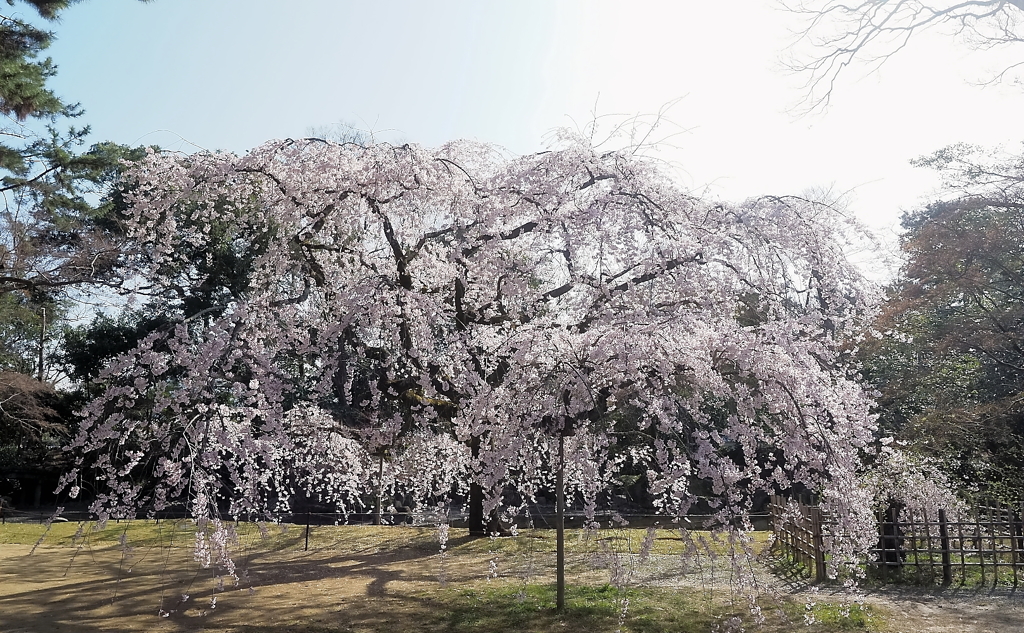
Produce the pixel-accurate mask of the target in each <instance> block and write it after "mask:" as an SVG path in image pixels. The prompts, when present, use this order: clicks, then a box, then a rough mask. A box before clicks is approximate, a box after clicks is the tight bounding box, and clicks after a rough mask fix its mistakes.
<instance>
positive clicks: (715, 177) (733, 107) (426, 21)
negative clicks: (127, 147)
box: [50, 0, 1024, 236]
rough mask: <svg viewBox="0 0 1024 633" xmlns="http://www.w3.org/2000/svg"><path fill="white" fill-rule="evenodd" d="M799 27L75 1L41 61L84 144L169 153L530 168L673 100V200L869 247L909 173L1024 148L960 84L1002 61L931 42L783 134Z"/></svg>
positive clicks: (606, 15)
mask: <svg viewBox="0 0 1024 633" xmlns="http://www.w3.org/2000/svg"><path fill="white" fill-rule="evenodd" d="M797 26H798V24H797V23H795V22H794V17H793V16H792V15H791V14H788V13H786V12H784V11H782V10H780V9H779V8H778V5H776V4H775V3H774V2H772V0H738V1H736V2H713V1H710V0H701V1H697V0H674V1H660V2H659V1H643V0H630V1H629V2H624V1H620V2H612V1H602V0H546V1H542V0H516V1H514V2H512V1H501V2H498V1H491V0H433V1H431V2H424V1H420V0H404V1H399V0H392V1H387V0H375V1H373V2H369V1H366V0H361V1H349V0H290V1H288V2H280V1H278V2H272V1H269V0H157V1H156V2H154V3H150V4H139V3H137V2H134V1H132V0H89V1H87V2H83V3H81V4H79V5H75V6H73V7H72V8H71V9H69V10H67V11H66V12H65V13H64V14H63V19H62V22H61V23H60V24H58V25H57V26H56V31H57V34H58V38H59V39H58V42H57V43H56V44H55V45H54V46H53V47H52V48H51V50H50V54H51V55H52V56H53V58H54V59H55V61H56V62H57V64H58V65H59V74H58V76H57V78H56V79H55V82H54V85H55V86H56V88H57V90H58V92H59V93H60V94H61V95H62V96H64V97H65V98H67V99H69V100H71V101H79V102H81V104H82V105H83V107H84V108H85V109H86V116H85V122H87V123H89V124H91V125H92V127H93V131H94V139H95V140H101V139H110V140H114V141H117V142H121V143H129V144H139V143H145V144H158V145H161V146H163V147H166V148H169V149H180V150H184V151H192V150H194V149H195V148H196V147H201V148H205V149H226V150H231V151H235V152H244V151H245V150H247V149H249V148H251V147H254V146H256V145H258V144H260V143H262V142H263V141H266V140H269V139H274V138H286V137H297V136H304V135H305V134H306V133H307V131H308V130H309V129H310V128H311V127H313V126H322V125H325V124H331V123H336V122H338V121H348V122H352V123H354V124H355V125H356V126H358V127H362V128H366V129H371V130H373V131H375V132H377V133H378V135H379V137H380V138H383V139H385V140H402V141H410V142H417V143H421V144H423V145H428V146H430V145H437V144H440V143H443V142H444V141H446V140H450V139H453V138H459V137H465V138H474V139H478V140H482V141H487V142H492V143H495V144H498V145H501V146H504V147H505V148H507V149H509V150H510V151H513V152H516V153H526V152H533V151H538V150H541V149H544V148H545V147H546V142H547V141H548V140H549V139H550V134H549V133H550V131H551V130H552V129H554V128H557V127H560V126H575V125H583V124H585V123H586V122H587V121H588V120H590V119H591V118H592V116H593V113H594V112H595V111H596V113H597V114H600V115H635V114H649V113H654V112H657V111H659V110H660V109H661V108H662V107H663V106H665V104H667V103H670V102H673V101H676V100H678V101H676V103H675V105H673V106H672V107H671V109H669V111H668V118H669V119H670V120H671V122H672V125H670V126H668V127H666V128H664V129H665V131H666V133H668V132H672V131H679V130H685V131H684V132H683V133H681V134H678V135H676V136H674V137H672V138H671V141H670V142H671V145H672V147H671V148H670V149H668V150H666V151H665V153H664V156H665V157H666V158H670V159H671V160H673V161H675V162H677V163H678V164H679V165H680V166H681V172H680V173H681V178H683V179H684V180H685V182H686V184H687V185H688V186H690V187H692V188H694V189H695V190H698V191H705V190H706V191H707V192H708V193H709V195H712V196H716V197H719V198H722V199H726V200H740V199H743V198H745V197H748V196H752V195H759V194H768V193H771V194H790V193H793V194H799V193H802V192H804V191H806V190H808V189H812V188H819V189H821V188H823V189H830V190H832V191H833V192H835V193H837V194H847V195H848V199H849V207H850V209H851V210H852V211H853V212H855V213H856V214H857V215H858V216H860V217H861V218H862V219H863V220H864V221H865V223H867V224H868V225H869V226H871V227H872V228H873V229H875V230H876V231H877V232H879V233H880V234H882V235H883V236H885V235H886V234H890V235H891V231H892V229H893V228H894V227H895V226H896V225H897V224H898V220H899V216H900V213H901V210H903V209H908V208H912V207H914V206H915V205H917V204H919V203H920V201H921V200H922V196H925V195H927V194H928V193H929V192H930V191H932V189H933V188H934V187H935V185H936V182H935V180H934V177H933V176H932V175H931V174H929V173H928V172H925V171H922V170H918V169H914V168H911V167H910V166H909V165H908V161H909V160H910V159H911V158H914V157H917V156H920V155H923V154H927V153H931V152H932V151H934V150H936V149H939V148H940V147H943V146H945V145H947V144H950V143H954V142H970V143H978V144H985V145H993V144H1000V143H1004V144H1007V143H1017V142H1019V141H1021V140H1024V134H1022V130H1021V121H1022V117H1020V111H1021V107H1022V105H1024V88H1020V87H1017V88H1013V87H997V88H984V89H983V88H979V87H977V86H974V85H971V84H970V83H969V82H970V81H971V80H974V79H977V78H979V77H982V76H984V75H985V73H986V72H987V71H990V70H993V69H996V68H997V67H998V64H999V60H998V59H997V58H993V57H991V56H988V57H986V56H982V55H980V54H977V53H972V52H970V51H968V50H967V49H965V48H962V47H960V46H957V45H956V44H955V42H954V41H953V40H952V39H949V38H946V37H941V36H939V35H938V34H937V35H936V36H934V37H925V38H921V39H920V40H919V41H916V42H914V43H913V44H912V46H911V47H909V48H908V49H907V50H906V51H905V52H904V53H903V54H901V55H899V56H897V57H894V58H893V59H891V60H890V61H889V62H888V63H887V64H885V65H884V66H883V67H882V69H881V70H880V71H878V72H875V73H870V74H868V73H867V72H866V71H865V70H863V69H858V68H854V69H853V70H852V72H849V73H848V74H847V75H845V76H844V77H843V78H842V79H841V82H840V85H839V88H838V92H837V93H836V95H835V98H834V105H833V106H832V107H831V108H830V109H829V110H828V111H827V112H826V113H825V114H823V115H817V116H813V117H803V118H798V117H796V116H795V115H793V114H791V113H790V112H791V109H792V106H794V105H795V104H796V103H797V102H798V101H799V99H800V97H801V92H800V85H801V83H802V78H797V77H793V76H791V75H788V74H786V73H785V72H784V71H782V70H781V65H780V63H779V59H780V56H781V55H782V54H783V53H784V52H785V48H786V45H787V43H788V42H789V41H790V40H791V39H792V34H791V30H792V29H794V28H796V27H797ZM1018 54H1019V55H1021V56H1022V57H1024V52H1021V51H1018ZM609 120H610V119H609Z"/></svg>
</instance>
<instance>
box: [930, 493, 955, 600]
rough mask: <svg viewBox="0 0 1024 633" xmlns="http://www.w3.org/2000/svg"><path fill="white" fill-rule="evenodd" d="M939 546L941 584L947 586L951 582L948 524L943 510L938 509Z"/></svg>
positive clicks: (951, 566)
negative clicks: (940, 550)
mask: <svg viewBox="0 0 1024 633" xmlns="http://www.w3.org/2000/svg"><path fill="white" fill-rule="evenodd" d="M939 547H941V548H942V586H943V587H948V586H949V585H950V584H951V583H952V582H953V565H952V563H951V562H950V560H949V526H948V525H947V523H946V511H945V510H939ZM929 554H931V552H929Z"/></svg>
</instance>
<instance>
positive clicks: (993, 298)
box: [861, 147, 1024, 501]
mask: <svg viewBox="0 0 1024 633" xmlns="http://www.w3.org/2000/svg"><path fill="white" fill-rule="evenodd" d="M965 151H966V148H963V147H954V148H948V149H947V150H943V152H940V153H938V154H936V156H934V157H932V158H931V159H929V161H926V162H927V164H936V165H937V166H938V167H939V168H940V169H942V170H943V171H948V170H949V169H951V168H950V167H949V165H950V164H951V163H952V162H953V161H957V162H958V164H957V166H956V170H955V173H954V174H953V176H956V177H958V179H959V186H958V187H957V188H958V189H966V190H967V191H968V193H967V194H966V195H963V196H961V197H958V198H956V199H954V200H951V201H944V202H939V203H934V204H932V205H929V206H928V207H926V208H924V209H922V210H920V211H917V212H915V213H911V214H908V215H906V216H905V217H904V220H903V225H904V227H905V228H906V229H907V233H906V234H905V235H904V236H903V238H902V247H903V251H904V254H905V257H906V264H905V266H904V268H903V270H902V275H901V278H900V279H899V280H898V281H897V282H896V283H895V284H894V285H893V287H892V288H891V289H890V296H889V299H888V301H887V302H886V304H885V307H884V311H883V313H882V316H881V318H880V320H879V322H878V324H877V325H876V327H877V329H878V333H877V334H876V335H875V336H874V337H873V338H870V339H869V340H868V341H867V342H866V344H865V345H864V347H863V349H862V352H861V353H862V358H863V359H864V375H865V377H866V378H867V379H868V380H869V381H870V382H871V383H872V384H874V385H875V386H876V387H877V388H878V390H879V392H880V397H879V400H878V402H879V413H880V416H881V417H880V422H881V426H882V428H883V430H884V431H885V432H886V433H892V434H895V435H896V436H897V437H898V438H901V439H903V440H905V441H907V442H909V443H910V444H911V445H912V447H913V449H914V450H916V451H919V452H922V453H924V454H925V455H928V456H932V457H935V458H937V459H939V460H941V461H942V462H943V463H944V464H945V465H946V470H947V471H949V472H950V474H952V475H954V476H955V477H957V478H958V479H960V480H961V481H962V482H964V483H965V484H968V485H973V484H977V485H979V486H980V487H982V488H983V489H986V490H987V491H988V492H991V493H995V494H997V495H1001V496H1003V497H1006V499H1005V500H1006V501H1012V500H1014V499H1015V498H1016V497H1018V496H1019V494H1020V490H1021V489H1022V488H1024V470H1022V469H1021V467H1020V464H1021V463H1024V399H1022V398H1021V395H1020V394H1021V393H1024V204H1022V203H1024V196H1022V195H1021V190H1020V189H1021V184H1022V183H1024V172H1021V171H1020V169H1019V166H1015V165H1014V164H1013V163H1012V161H1011V162H1008V163H1004V164H1002V165H989V166H988V167H987V168H985V169H983V168H982V167H985V165H984V164H982V163H977V162H974V163H966V162H964V161H965V160H966V159H967V158H972V157H970V156H968V155H967V154H965V153H964V152H965ZM994 177H998V179H999V181H998V182H990V180H991V179H992V178H994ZM974 187H978V188H980V190H978V189H975V190H972V188H974Z"/></svg>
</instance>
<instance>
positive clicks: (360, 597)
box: [0, 521, 880, 633]
mask: <svg viewBox="0 0 1024 633" xmlns="http://www.w3.org/2000/svg"><path fill="white" fill-rule="evenodd" d="M194 530H195V527H194V526H193V525H192V524H191V523H189V522H186V521H178V522H166V521H165V522H161V523H160V524H156V523H153V522H138V521H137V522H133V523H131V524H110V525H108V526H107V527H106V528H105V529H104V530H99V531H96V530H94V529H93V526H91V525H81V526H80V525H77V524H66V523H65V524H54V526H52V528H51V530H50V531H49V532H48V533H47V534H46V537H45V539H43V541H42V543H40V544H39V545H38V546H35V545H34V544H36V543H37V541H38V540H39V537H40V535H41V534H42V532H43V530H42V527H41V526H38V525H23V524H22V525H17V524H8V525H7V526H4V527H0V605H2V607H0V630H2V631H4V632H6V633H11V632H21V631H74V632H82V633H93V632H97V633H98V632H100V631H200V630H203V631H225V632H227V631H230V632H237V633H242V632H245V633H270V632H271V631H274V632H278V631H281V632H286V633H321V632H322V633H326V632H332V633H333V632H341V631H382V632H387V633H397V632H399V631H475V632H492V631H494V632H502V631H569V632H580V633H584V632H586V633H595V632H597V631H615V630H616V629H617V628H619V627H620V616H621V615H622V610H623V606H624V604H625V602H624V599H625V598H628V599H629V607H628V609H627V610H626V614H625V618H624V620H623V626H622V630H623V631H645V632H655V631H708V630H710V629H711V628H712V626H713V625H714V624H715V623H716V622H721V621H722V620H723V618H728V617H732V616H734V615H747V614H748V611H749V607H748V605H747V603H746V601H745V599H741V600H739V601H737V602H733V601H732V597H733V596H732V593H731V592H730V590H729V588H728V586H729V584H730V578H729V572H728V570H727V569H725V568H724V567H728V565H724V567H723V563H721V562H720V563H716V564H710V562H709V564H707V565H705V566H704V568H702V570H701V571H702V574H701V575H700V576H699V577H700V578H702V579H703V582H696V583H694V582H689V583H672V582H669V581H670V580H671V579H672V578H673V577H675V576H678V571H679V570H678V566H674V563H673V561H676V562H678V561H682V560H683V559H684V558H687V557H685V556H683V554H684V553H686V552H687V551H690V552H691V554H692V550H693V549H695V548H697V549H700V548H703V549H704V553H703V555H704V556H705V557H706V555H707V553H708V552H715V551H717V552H719V553H720V552H723V551H725V549H726V544H724V543H716V542H714V541H713V540H711V539H710V538H709V537H708V536H707V535H706V534H695V535H694V536H693V538H692V539H684V538H681V537H680V536H679V535H678V534H675V533H672V532H668V531H662V532H660V533H659V534H660V535H659V538H658V539H657V540H656V541H655V543H654V548H653V552H654V556H653V560H654V561H655V564H654V565H647V566H643V567H640V566H638V565H637V562H638V561H637V554H636V552H637V551H638V550H639V548H640V544H641V542H642V541H643V539H644V536H645V533H644V531H643V530H616V531H610V530H609V531H602V532H601V533H600V534H599V535H598V537H597V538H594V537H588V536H587V535H586V534H585V533H582V532H573V533H571V534H570V537H569V538H568V539H567V542H568V550H569V556H568V561H569V565H568V568H569V569H568V573H569V584H570V586H571V587H570V591H569V595H568V608H567V610H566V613H564V614H558V613H556V612H555V611H554V608H553V607H554V591H553V586H552V582H553V570H552V567H551V564H552V563H553V560H554V555H553V551H554V538H553V533H551V532H550V531H547V530H531V531H526V532H524V533H523V534H521V535H520V536H519V537H517V538H511V539H493V540H492V539H474V538H470V537H469V536H468V535H466V534H465V532H464V531H460V530H452V531H451V539H450V540H449V542H448V548H447V551H446V552H445V556H444V557H443V558H442V557H441V556H439V547H438V543H437V540H436V530H434V529H431V528H411V527H382V528H380V527H378V528H374V527H360V526H340V527H333V526H332V527H317V526H314V527H313V528H312V530H311V534H310V550H309V551H304V549H303V547H304V542H305V533H304V529H303V528H302V527H301V526H276V525H275V526H269V528H268V529H267V530H265V531H263V532H261V530H260V529H259V528H258V527H257V526H254V525H251V524H241V525H239V526H238V528H237V531H238V540H237V543H236V544H235V546H234V560H235V562H236V563H237V565H238V572H237V573H238V580H237V581H236V580H234V579H233V578H232V577H230V576H229V575H226V574H225V573H224V570H222V569H221V570H219V576H218V573H217V571H216V570H211V569H202V568H201V567H200V566H199V565H198V564H197V563H196V562H195V561H194V559H193V558H194V557H193V551H192V543H193V537H194ZM763 544H764V541H763V539H762V540H756V541H755V542H754V543H752V547H753V549H754V550H755V551H756V550H758V549H759V548H761V547H763ZM33 547H34V548H35V550H34V552H33V551H32V550H33ZM715 558H716V560H719V561H725V560H726V559H727V557H715ZM706 560H708V561H710V560H711V559H710V558H706ZM492 563H493V566H492ZM616 564H617V565H619V566H620V569H621V570H622V572H623V574H624V576H623V577H628V579H629V584H630V587H631V588H629V589H621V588H615V587H613V586H611V585H609V584H608V581H609V577H610V575H609V567H610V566H614V565H616ZM716 565H717V567H716ZM716 570H717V571H716ZM691 571H693V570H691ZM709 573H710V574H711V577H710V578H709V575H708V574H709ZM715 573H717V574H718V576H717V578H715V577H714V574H715ZM692 577H693V576H692V574H691V576H690V578H692ZM440 581H443V582H444V585H442V584H441V582H440ZM672 584H674V586H672V587H668V586H667V585H672ZM186 595H187V596H188V597H187V599H186V598H184V597H183V596H186ZM214 599H216V600H215V601H214ZM803 609H804V607H803V605H802V604H797V603H795V602H787V601H783V602H781V603H771V605H767V604H766V606H765V612H766V615H767V616H768V620H769V622H768V626H767V628H764V629H761V630H764V631H777V632H781V631H789V630H793V629H797V628H799V629H801V630H807V631H812V632H813V631H816V630H817V631H834V630H846V629H849V628H851V627H852V628H859V629H868V630H871V629H877V628H878V626H879V624H878V622H879V619H880V618H879V616H878V615H877V614H875V615H872V614H871V613H870V612H867V611H865V612H863V613H858V612H857V611H856V610H855V612H854V617H850V618H837V617H833V615H832V612H831V611H829V609H830V607H829V605H821V606H819V607H817V613H818V614H819V616H820V619H823V620H825V623H824V624H821V625H819V626H816V627H810V628H806V627H804V625H803V620H802V618H803ZM833 610H834V609H833ZM161 613H163V614H166V617H161V615H160V614H161ZM748 630H750V629H749V628H748Z"/></svg>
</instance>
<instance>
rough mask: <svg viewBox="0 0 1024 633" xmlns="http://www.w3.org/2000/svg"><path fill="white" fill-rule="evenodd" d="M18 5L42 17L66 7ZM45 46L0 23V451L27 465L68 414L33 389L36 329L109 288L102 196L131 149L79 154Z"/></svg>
mask: <svg viewBox="0 0 1024 633" xmlns="http://www.w3.org/2000/svg"><path fill="white" fill-rule="evenodd" d="M25 4H26V5H29V6H31V7H33V8H34V9H35V10H36V12H37V13H38V15H39V16H40V17H41V18H43V19H45V20H48V21H54V20H56V19H57V17H58V14H59V12H60V11H61V10H62V9H64V8H66V7H67V6H68V5H69V4H70V2H68V1H64V0H56V1H53V0H30V1H28V2H26V3H25ZM8 5H10V6H12V7H13V6H15V2H13V0H9V1H8ZM52 39H53V34H52V33H51V32H49V31H47V30H44V29H42V28H40V27H38V26H37V25H35V24H34V23H33V22H31V21H29V20H27V19H23V18H20V17H17V15H16V14H11V15H0V116H2V118H3V121H2V123H0V194H2V195H3V201H2V203H0V375H2V376H3V378H2V379H0V382H2V383H3V386H2V390H3V392H4V398H3V403H4V406H5V407H6V408H4V410H3V411H2V412H0V450H4V451H6V452H7V453H9V454H11V455H15V456H17V460H16V461H18V464H20V465H21V466H27V467H37V466H40V465H41V464H42V462H40V461H38V459H37V458H38V457H39V455H40V454H41V453H40V451H43V452H47V453H48V454H49V453H50V451H49V449H50V448H53V446H54V445H56V443H58V442H59V438H60V435H62V434H66V433H67V430H66V428H65V429H64V431H62V430H61V429H62V427H64V426H65V424H62V422H64V423H66V422H67V421H66V420H63V421H62V420H60V419H59V418H60V417H61V415H67V414H68V410H69V407H68V406H64V405H62V404H61V402H60V400H61V397H60V396H59V395H58V394H54V393H53V390H52V388H51V387H49V386H46V385H43V384H38V383H40V382H44V381H46V380H47V379H48V378H50V377H53V374H51V373H48V372H45V371H44V369H46V367H47V366H46V365H45V364H44V363H43V358H44V353H43V351H44V349H45V350H46V352H47V353H49V352H50V351H52V350H53V346H54V339H55V337H54V336H52V335H49V334H48V332H56V331H59V330H60V320H61V318H62V317H63V316H64V315H65V314H66V312H67V310H68V309H69V304H68V299H69V298H72V297H74V296H76V293H77V292H79V291H81V290H83V289H84V288H86V287H87V286H95V285H98V284H105V285H120V282H121V281H122V279H123V277H122V275H121V274H120V270H121V268H122V267H123V266H124V265H125V264H126V263H127V261H126V259H125V257H124V253H123V250H122V248H123V239H122V237H123V236H122V234H121V230H120V228H119V225H118V223H117V221H116V213H115V211H114V209H115V208H116V206H117V202H118V201H117V197H116V195H113V196H111V195H108V194H109V193H110V184H111V183H112V182H113V181H114V179H115V178H116V175H117V173H118V172H119V171H120V169H121V163H120V161H121V160H122V159H130V158H131V157H132V155H133V153H132V151H131V150H129V149H128V148H125V147H122V146H119V145H115V144H113V143H98V144H95V145H93V146H92V147H90V148H89V149H87V150H86V151H84V152H83V151H81V150H80V149H79V148H80V147H81V146H82V145H83V144H84V142H85V139H86V137H87V135H88V133H89V129H88V128H87V127H75V126H74V125H73V122H74V121H75V120H76V119H77V118H78V117H80V116H81V114H82V110H81V108H79V106H78V105H77V104H68V103H65V102H64V101H63V100H62V99H61V98H60V97H58V96H57V95H56V94H54V92H53V91H52V90H51V89H50V88H49V87H48V86H47V80H48V79H49V78H50V77H52V76H53V75H54V73H55V72H56V66H55V65H54V64H53V61H52V60H51V59H49V58H42V57H41V56H42V54H43V52H44V51H45V50H46V48H47V47H48V46H49V44H50V42H51V41H52ZM33 381H36V382H33ZM54 399H56V401H55V400H54ZM44 400H45V401H46V403H45V404H44V403H43V401H44ZM33 443H35V448H36V449H39V450H35V449H31V450H30V448H31V447H30V445H32V444H33ZM44 449H45V450H44ZM11 464H12V462H11V461H10V460H8V462H7V465H8V466H10V465H11Z"/></svg>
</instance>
